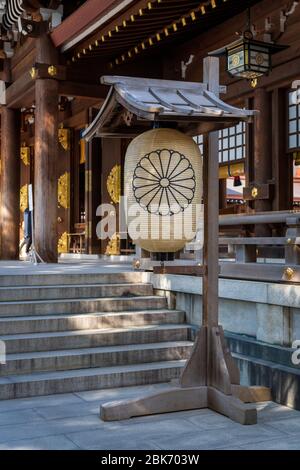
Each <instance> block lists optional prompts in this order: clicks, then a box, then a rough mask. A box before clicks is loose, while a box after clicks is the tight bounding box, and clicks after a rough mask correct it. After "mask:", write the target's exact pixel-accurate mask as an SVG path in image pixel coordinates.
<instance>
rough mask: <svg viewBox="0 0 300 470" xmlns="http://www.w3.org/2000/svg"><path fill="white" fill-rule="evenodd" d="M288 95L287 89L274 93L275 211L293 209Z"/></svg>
mask: <svg viewBox="0 0 300 470" xmlns="http://www.w3.org/2000/svg"><path fill="white" fill-rule="evenodd" d="M286 93H287V90H286V89H285V88H279V89H278V88H277V89H275V90H274V91H273V92H272V143H273V179H274V183H275V197H274V201H273V210H274V211H284V210H290V209H292V208H293V193H294V187H293V183H294V182H293V159H292V157H291V156H290V155H287V151H286V149H287V132H286V96H287V95H286Z"/></svg>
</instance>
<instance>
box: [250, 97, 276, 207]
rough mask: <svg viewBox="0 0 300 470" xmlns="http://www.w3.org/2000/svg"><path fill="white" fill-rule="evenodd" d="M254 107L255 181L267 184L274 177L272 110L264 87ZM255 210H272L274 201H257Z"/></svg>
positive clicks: (269, 98) (255, 98) (256, 98)
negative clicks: (255, 112) (255, 113)
mask: <svg viewBox="0 0 300 470" xmlns="http://www.w3.org/2000/svg"><path fill="white" fill-rule="evenodd" d="M254 109H256V110H257V111H259V114H258V115H257V116H256V118H255V123H254V181H255V183H256V184H267V183H268V181H270V180H271V179H272V112H271V97H270V94H269V93H268V92H267V91H266V90H265V89H264V88H258V89H257V90H255V94H254ZM255 210H256V211H257V212H264V211H270V210H272V201H270V200H268V199H266V200H257V201H255Z"/></svg>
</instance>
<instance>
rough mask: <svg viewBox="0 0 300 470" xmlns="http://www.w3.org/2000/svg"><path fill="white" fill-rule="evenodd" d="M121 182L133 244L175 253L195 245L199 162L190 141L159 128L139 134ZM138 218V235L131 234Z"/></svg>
mask: <svg viewBox="0 0 300 470" xmlns="http://www.w3.org/2000/svg"><path fill="white" fill-rule="evenodd" d="M124 181H125V196H126V197H127V198H128V214H127V219H128V220H127V222H128V226H129V235H130V236H131V238H132V240H133V241H134V243H136V244H137V245H139V246H140V247H141V248H143V249H144V250H147V251H149V252H157V253H174V252H177V251H180V250H181V249H182V248H184V246H185V244H186V243H188V242H190V241H192V240H193V239H194V237H195V234H196V232H197V229H199V226H200V222H201V202H202V156H201V153H200V150H199V147H198V146H197V144H196V143H195V142H194V140H193V139H192V138H191V137H189V136H187V135H185V134H183V133H181V132H179V131H177V130H174V129H162V128H161V129H153V130H151V131H148V132H145V133H144V134H141V135H140V136H138V137H137V138H135V139H134V140H133V141H132V142H131V144H130V145H129V147H128V149H127V153H126V158H125V174H124ZM137 209H138V210H139V214H136V210H137ZM137 217H138V219H139V228H138V231H139V232H140V233H139V235H137V233H136V230H135V229H136V227H134V228H133V226H134V224H135V220H136V218H137ZM187 222H188V224H189V229H190V230H189V233H187V231H186V230H185V229H186V223H187ZM166 228H168V231H167V233H166ZM153 234H154V235H153Z"/></svg>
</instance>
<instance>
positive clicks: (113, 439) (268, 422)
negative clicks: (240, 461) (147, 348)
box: [0, 384, 300, 450]
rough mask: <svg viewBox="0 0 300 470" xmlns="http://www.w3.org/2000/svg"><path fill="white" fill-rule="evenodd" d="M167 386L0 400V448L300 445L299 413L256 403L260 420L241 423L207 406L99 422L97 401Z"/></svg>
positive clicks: (134, 448)
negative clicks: (192, 409) (200, 408)
mask: <svg viewBox="0 0 300 470" xmlns="http://www.w3.org/2000/svg"><path fill="white" fill-rule="evenodd" d="M166 387H168V385H167V384H161V385H154V386H148V387H131V388H123V389H114V390H102V391H96V392H95V391H92V392H81V393H74V394H65V395H52V396H48V397H37V398H26V399H18V400H8V401H1V402H0V450H16V449H20V450H21V449H24V450H26V449H34V450H59V449H62V450H72V449H74V450H75V449H77V450H78V449H94V450H117V449H121V450H137V449H141V450H180V449H183V450H204V449H236V450H240V449H244V450H246V449H247V450H248V449H251V450H254V449H264V450H267V449H274V450H275V449H276V450H285V449H297V450H299V449H300V412H297V411H294V410H291V409H289V408H285V407H283V406H279V405H276V404H275V403H264V404H259V405H258V408H259V423H258V424H257V425H256V426H241V425H239V424H236V423H233V422H232V421H230V420H229V419H227V418H225V417H223V416H221V415H218V414H216V413H213V412H211V411H209V410H199V411H191V412H182V413H171V414H167V415H159V416H150V417H142V418H136V419H131V420H128V421H122V422H113V423H104V422H102V421H101V420H100V419H99V405H100V404H101V403H104V402H106V401H110V400H116V399H117V400H118V399H120V398H125V397H136V396H138V395H139V394H141V393H144V392H147V393H148V392H152V391H157V390H161V389H165V388H166Z"/></svg>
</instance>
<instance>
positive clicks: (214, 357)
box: [100, 327, 271, 425]
mask: <svg viewBox="0 0 300 470" xmlns="http://www.w3.org/2000/svg"><path fill="white" fill-rule="evenodd" d="M208 344H209V345H210V346H209V350H210V353H211V354H210V357H208V356H207V351H208V347H207V346H208ZM270 400H271V397H270V391H269V389H267V388H264V387H242V386H241V385H239V370H238V369H237V366H236V365H235V362H234V361H233V358H232V356H231V354H230V352H229V351H228V349H227V348H226V346H225V340H224V333H223V330H222V328H221V327H217V328H208V327H202V328H201V330H200V331H199V333H198V335H197V339H196V342H195V346H194V349H193V352H192V355H191V358H190V360H189V361H188V363H187V365H186V367H185V369H184V371H183V373H182V376H181V379H180V382H179V384H178V385H170V388H169V389H167V390H165V391H163V392H160V393H156V394H151V395H145V396H143V397H140V398H138V399H131V400H124V401H121V402H112V403H107V404H104V405H102V406H101V409H100V417H101V419H103V420H104V421H118V420H125V419H129V418H133V417H137V416H145V415H154V414H162V413H172V412H176V411H188V410H196V409H202V408H209V409H211V410H213V411H216V412H218V413H220V414H222V415H225V416H227V417H229V418H231V419H232V420H233V421H236V422H238V423H240V424H246V425H250V424H256V423H257V411H256V407H255V406H254V405H253V403H255V402H262V401H270Z"/></svg>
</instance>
